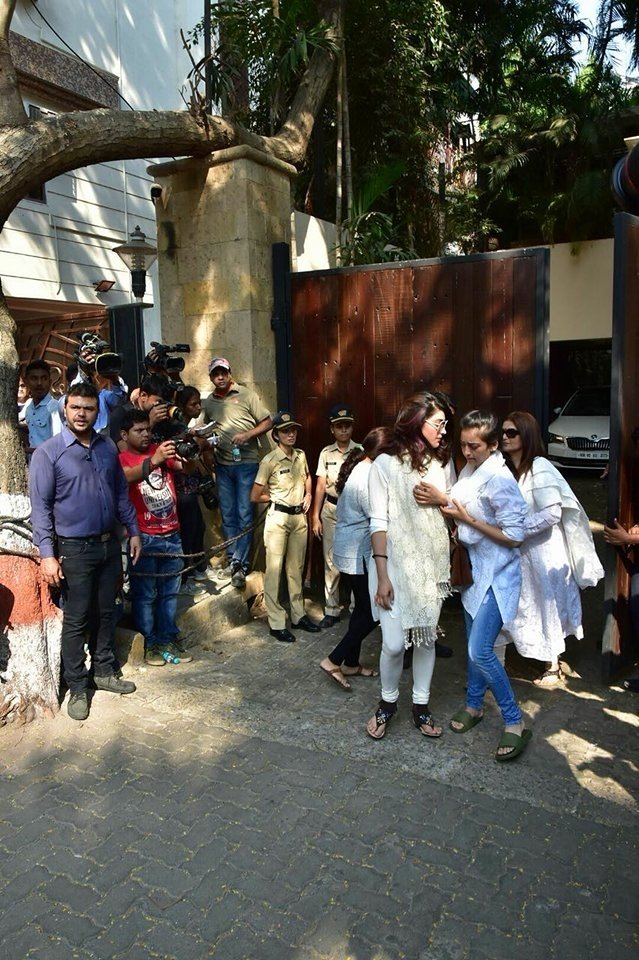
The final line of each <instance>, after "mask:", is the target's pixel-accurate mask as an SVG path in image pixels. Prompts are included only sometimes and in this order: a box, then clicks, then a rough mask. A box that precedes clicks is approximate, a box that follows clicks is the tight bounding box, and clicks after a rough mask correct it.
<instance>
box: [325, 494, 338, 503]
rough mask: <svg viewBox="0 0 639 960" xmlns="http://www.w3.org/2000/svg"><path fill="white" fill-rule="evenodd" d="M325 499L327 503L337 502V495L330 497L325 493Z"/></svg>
mask: <svg viewBox="0 0 639 960" xmlns="http://www.w3.org/2000/svg"><path fill="white" fill-rule="evenodd" d="M326 499H327V500H328V502H329V503H333V504H335V503H337V497H332V496H331V495H330V493H327V494H326Z"/></svg>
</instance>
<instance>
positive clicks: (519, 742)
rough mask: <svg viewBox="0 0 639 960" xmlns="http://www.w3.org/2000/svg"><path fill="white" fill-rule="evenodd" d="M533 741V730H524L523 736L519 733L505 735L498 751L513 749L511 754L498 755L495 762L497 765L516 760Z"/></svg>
mask: <svg viewBox="0 0 639 960" xmlns="http://www.w3.org/2000/svg"><path fill="white" fill-rule="evenodd" d="M531 740H532V730H522V731H521V736H519V734H517V733H504V734H503V735H502V738H501V740H500V741H499V745H498V747H497V749H498V750H499V748H500V747H512V748H513V749H512V750H511V751H510V753H496V754H495V760H496V761H497V763H504V762H505V761H508V760H514V759H515V758H516V757H518V756H520V754H522V753H523V752H524V750H525V749H526V747H527V746H528V744H529V743H530V741H531Z"/></svg>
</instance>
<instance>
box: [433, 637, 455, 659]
mask: <svg viewBox="0 0 639 960" xmlns="http://www.w3.org/2000/svg"><path fill="white" fill-rule="evenodd" d="M452 655H453V648H452V647H447V646H446V644H445V643H440V642H439V640H435V656H436V657H444V658H446V657H452Z"/></svg>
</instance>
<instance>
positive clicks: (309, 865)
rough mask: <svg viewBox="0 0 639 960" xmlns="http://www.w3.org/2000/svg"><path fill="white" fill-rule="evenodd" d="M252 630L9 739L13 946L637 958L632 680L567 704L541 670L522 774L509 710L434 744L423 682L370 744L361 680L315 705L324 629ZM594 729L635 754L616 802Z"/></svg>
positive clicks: (341, 959)
mask: <svg viewBox="0 0 639 960" xmlns="http://www.w3.org/2000/svg"><path fill="white" fill-rule="evenodd" d="M456 616H457V614H456V613H454V614H453V615H452V616H451V618H450V623H453V626H450V624H449V623H448V621H447V630H448V629H449V627H450V636H451V637H452V638H453V639H452V641H451V642H455V632H454V621H455V617H456ZM251 630H252V631H253V634H255V635H257V634H260V636H261V633H262V632H263V625H262V624H258V625H257V626H255V625H253V626H251V625H248V626H247V627H246V628H242V629H241V630H240V631H238V632H237V633H236V632H235V631H231V633H230V634H229V637H228V638H227V637H225V638H224V639H223V640H222V641H219V642H216V645H219V646H223V648H224V649H225V650H226V651H227V654H228V655H226V656H225V657H224V658H218V657H217V654H215V653H213V652H211V653H207V652H206V651H202V653H201V657H200V656H199V657H198V664H194V665H193V669H192V670H191V671H190V672H188V671H184V672H183V673H181V674H178V673H177V672H176V673H175V674H173V675H172V677H171V680H170V682H169V681H168V680H167V678H164V680H163V679H162V678H161V676H160V674H161V673H162V671H158V672H157V675H156V676H153V675H151V674H147V673H141V674H140V676H139V677H138V676H137V675H136V680H138V682H139V691H140V692H139V695H138V696H136V697H135V698H130V699H129V701H120V700H119V698H118V699H116V698H108V697H104V698H102V697H100V698H96V701H95V703H94V705H93V710H92V715H91V718H90V720H89V721H88V722H87V724H85V725H83V727H82V729H78V725H77V724H76V725H73V724H71V723H70V722H69V721H67V718H66V717H65V716H64V715H63V714H61V715H60V716H59V717H58V718H56V719H55V720H53V721H50V722H48V723H44V722H37V723H35V724H32V725H30V726H29V727H27V728H23V729H22V730H21V731H20V733H19V735H18V734H17V733H15V732H12V731H3V734H4V735H5V738H4V741H3V759H4V761H5V763H8V765H9V766H10V769H11V771H12V773H13V776H12V777H10V778H9V780H8V781H7V790H6V791H4V789H3V801H4V803H3V808H2V810H1V811H0V850H3V851H4V854H3V857H2V861H3V865H2V877H1V878H0V884H2V889H3V896H2V898H0V930H2V935H3V939H4V944H3V957H4V956H8V960H29V958H35V960H57V957H58V956H62V955H63V954H62V952H63V951H66V954H65V960H66V958H67V957H68V958H69V960H85V958H86V960H118V958H122V960H124V958H126V960H142V958H143V960H154V958H163V960H168V958H169V957H175V958H176V960H190V958H191V957H193V958H194V960H205V958H208V957H213V958H219V960H234V958H241V960H271V958H273V960H275V958H277V960H346V958H347V957H348V958H352V960H542V958H543V960H584V957H588V956H598V957H602V958H603V957H606V956H607V955H608V956H611V957H614V960H630V958H631V957H632V960H635V957H636V956H638V955H639V944H638V943H637V937H636V932H635V926H634V925H635V924H636V922H637V920H639V916H638V912H639V911H638V906H637V903H636V897H635V896H634V886H633V884H632V883H631V882H629V879H628V878H632V877H633V876H634V867H635V864H636V858H637V830H636V814H637V808H636V807H634V806H633V805H632V804H631V802H630V801H629V800H628V799H627V798H628V796H629V795H630V786H631V778H630V776H629V772H630V770H631V764H632V763H633V762H634V760H633V752H632V751H633V749H634V746H633V745H634V743H635V742H636V731H634V730H633V729H632V728H631V727H630V726H629V724H624V728H626V727H627V728H628V729H627V730H626V729H624V731H623V732H624V733H625V734H626V737H625V738H624V737H623V736H620V735H619V731H617V730H616V726H618V724H617V723H616V721H613V719H612V718H610V717H608V716H607V715H606V714H605V713H603V712H602V709H601V702H602V701H605V700H606V698H607V697H611V696H613V695H612V694H609V693H608V692H607V691H606V690H604V689H603V688H601V687H599V686H597V687H596V688H595V694H596V697H597V701H596V710H595V708H594V707H593V706H591V703H592V702H594V701H593V700H591V699H588V697H591V698H592V692H593V688H592V685H591V686H588V685H587V684H585V681H580V682H581V683H584V684H585V685H584V686H583V687H582V688H581V689H583V691H584V693H586V694H587V696H586V697H583V698H582V697H580V696H579V692H580V691H579V688H576V687H573V689H572V690H571V691H570V692H569V693H565V694H564V691H558V692H557V693H556V695H555V696H554V697H553V700H552V701H549V699H548V697H546V699H544V698H543V697H542V695H541V694H540V693H536V692H535V691H532V692H530V691H529V690H528V685H526V686H525V687H524V685H523V684H521V685H520V690H521V692H522V694H523V696H522V700H523V702H524V706H525V708H526V709H527V710H530V712H531V713H532V712H533V709H532V708H533V707H534V708H535V711H536V715H537V720H536V731H535V740H534V741H533V744H532V745H531V748H530V750H529V751H527V753H526V756H525V757H523V758H522V759H521V761H519V762H518V764H517V765H513V766H510V767H509V768H508V769H506V770H504V769H501V768H498V767H497V765H496V764H494V762H493V761H492V758H491V754H492V751H493V749H494V742H496V739H497V738H498V730H499V720H498V716H497V712H496V710H495V707H494V704H492V703H490V704H489V708H488V710H487V721H486V723H485V724H484V725H483V727H485V728H486V729H485V730H484V731H482V730H480V731H479V734H478V736H477V737H471V738H468V739H465V738H457V739H453V738H452V737H446V738H443V739H442V741H440V742H439V743H437V744H429V745H428V748H427V747H426V746H425V745H424V744H422V743H420V742H419V739H418V738H417V739H416V738H415V735H414V734H415V731H414V730H412V729H411V728H410V727H409V724H408V719H407V718H408V714H407V712H406V710H407V705H408V703H409V700H410V678H409V677H408V675H406V676H405V677H403V678H402V681H401V692H400V701H401V710H402V717H403V720H405V721H406V722H405V723H399V724H398V725H397V728H394V730H393V736H392V737H389V738H387V740H385V741H384V743H382V744H377V745H372V744H371V743H370V742H369V741H368V740H367V739H366V737H365V735H364V732H363V722H364V720H365V718H366V716H367V715H370V713H369V710H370V707H371V703H370V702H369V701H370V700H371V691H370V688H369V689H366V688H364V686H363V685H361V687H360V688H358V689H356V690H355V691H354V693H353V695H352V697H350V698H342V699H340V700H337V701H335V702H333V701H331V700H329V699H328V698H323V699H322V701H321V703H320V704H319V705H318V708H317V710H318V713H317V716H318V717H320V718H321V724H319V727H318V724H317V723H315V722H313V723H311V722H310V721H309V719H308V704H309V703H315V702H317V699H318V698H317V685H318V680H319V678H318V677H316V673H317V666H316V659H317V658H319V657H320V656H321V655H323V652H324V650H323V645H322V641H321V638H320V639H319V640H312V639H308V638H300V643H299V644H298V645H297V646H298V647H299V649H296V651H295V656H294V657H292V656H289V655H288V654H290V653H291V651H288V652H287V651H277V650H273V648H272V646H271V645H269V644H268V643H265V642H263V640H262V639H258V640H255V639H254V636H253V634H252V633H251ZM323 644H324V646H325V639H324V642H323ZM458 644H459V646H458V650H459V652H460V653H461V651H462V650H463V639H458ZM579 649H580V650H581V647H579ZM455 660H457V658H453V659H452V661H451V662H450V663H449V664H448V663H447V664H446V665H444V666H443V667H442V669H441V670H440V669H439V668H438V674H439V675H440V678H443V677H444V675H445V677H446V684H444V683H443V682H442V685H441V687H440V689H439V690H438V692H437V697H438V702H437V709H438V715H441V716H447V715H449V713H448V711H449V710H450V712H452V711H453V710H454V709H456V707H457V706H458V700H459V698H460V693H461V691H462V686H463V682H464V681H463V675H462V670H463V663H462V660H463V658H462V657H459V661H460V662H459V663H455V662H454V661H455ZM283 670H286V675H287V687H288V688H290V692H291V696H290V699H287V700H286V701H282V698H281V677H282V671H283ZM582 672H583V671H582ZM595 675H596V671H593V673H592V676H595ZM449 680H450V683H449ZM593 682H594V681H593ZM589 683H590V681H589ZM447 687H449V688H450V689H447ZM527 698H529V699H530V704H528V699H527ZM608 702H612V701H608ZM176 704H178V705H179V707H180V709H179V710H176ZM247 704H249V705H250V707H248V708H247V706H246V705H247ZM527 704H528V705H527ZM557 704H559V705H560V706H557ZM621 708H622V707H621V705H620V706H618V707H617V708H616V709H621ZM247 709H248V713H247ZM247 716H248V717H249V720H250V716H254V717H255V718H256V721H257V719H259V720H260V723H259V726H258V725H257V722H256V724H255V726H252V722H249V723H248V728H247ZM584 718H585V719H584ZM589 729H591V730H592V731H593V736H594V734H595V733H596V736H597V741H598V743H599V747H597V748H593V750H595V749H601V750H608V752H611V753H612V752H613V750H612V747H613V745H614V752H615V753H616V765H615V767H614V771H613V770H612V767H610V770H609V771H608V772H609V774H610V789H609V791H608V792H606V791H604V789H603V787H602V784H603V783H604V779H605V776H604V773H603V772H602V771H601V770H598V776H599V780H598V781H597V790H598V794H597V795H595V794H594V792H592V791H591V790H590V788H589V787H588V785H587V784H588V781H587V778H586V777H585V775H584V776H583V777H582V778H581V779H580V780H579V782H577V780H576V779H575V776H574V775H573V772H572V771H573V770H578V763H575V755H574V754H573V755H572V756H570V749H571V747H570V739H569V738H567V739H565V740H563V741H562V740H561V731H564V730H565V731H570V730H572V731H573V732H574V731H578V732H579V735H580V736H581V735H586V732H587V730H589ZM257 730H259V735H257V734H256V731H257ZM546 737H548V738H550V737H552V746H551V745H550V744H548V743H547V742H546ZM577 739H578V738H577ZM378 748H379V749H378ZM430 748H432V749H430ZM580 750H581V753H580V754H579V757H581V759H580V760H579V762H582V759H583V756H584V750H583V747H581V748H580ZM593 757H594V760H596V758H597V757H596V754H595V753H593ZM587 763H588V764H590V766H589V768H588V769H592V770H594V769H597V768H595V766H594V761H593V760H591V759H590V758H589V759H587ZM571 764H572V766H571ZM606 775H607V774H606ZM3 788H4V784H3ZM624 790H625V791H626V792H625V794H624V793H623V791H624ZM624 804H625V806H624ZM5 944H8V945H13V946H12V947H11V949H13V950H14V953H15V956H12V955H11V953H8V954H7V947H6V946H5ZM606 950H609V953H608V954H606ZM47 951H48V952H47ZM61 951H62V952H61Z"/></svg>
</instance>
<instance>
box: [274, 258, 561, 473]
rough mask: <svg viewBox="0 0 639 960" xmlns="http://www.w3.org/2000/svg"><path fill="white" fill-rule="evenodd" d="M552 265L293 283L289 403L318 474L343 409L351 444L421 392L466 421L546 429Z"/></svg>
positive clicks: (435, 268)
mask: <svg viewBox="0 0 639 960" xmlns="http://www.w3.org/2000/svg"><path fill="white" fill-rule="evenodd" d="M547 263H548V252H547V251H545V250H541V249H534V250H518V251H506V252H504V253H498V254H484V255H481V256H476V257H463V258H462V257H457V258H449V259H445V260H433V261H416V262H414V263H411V264H403V265H397V266H389V265H387V264H384V265H383V266H373V267H355V268H349V269H341V270H330V271H318V272H315V273H307V274H291V276H290V282H291V304H292V316H291V331H292V333H291V338H292V357H293V364H292V370H293V382H292V384H291V394H292V396H293V398H294V407H295V412H296V414H297V416H298V417H300V419H301V420H302V422H303V423H304V425H305V426H306V427H307V429H306V430H305V431H304V432H303V433H302V435H301V437H300V442H301V443H302V445H303V446H304V448H305V450H306V452H307V454H308V458H309V463H310V464H311V468H312V469H314V466H315V464H316V462H317V455H318V453H319V450H320V449H321V448H322V446H324V444H325V443H326V442H327V422H326V414H327V411H328V408H329V407H330V406H331V405H332V404H334V403H338V402H348V403H351V404H352V405H353V408H354V411H355V415H356V420H357V423H356V431H355V435H356V438H358V437H359V438H361V437H363V436H364V435H365V433H366V432H367V431H368V430H370V429H371V428H372V427H374V426H378V425H380V424H388V425H390V424H392V422H393V420H394V418H395V415H396V412H397V410H398V408H399V406H400V404H401V402H402V401H403V400H404V399H405V397H407V396H408V395H409V394H410V393H412V392H413V391H415V390H425V389H430V390H437V389H440V390H445V391H447V392H448V393H450V394H451V395H452V396H454V397H455V399H456V400H457V404H458V409H459V410H460V411H465V410H468V409H471V408H473V407H476V406H481V407H487V408H488V409H491V410H494V411H495V412H496V413H498V414H502V415H503V414H505V413H507V412H508V411H509V410H510V409H512V408H513V407H518V408H521V409H525V410H530V411H532V412H533V413H536V415H537V416H539V417H540V418H541V419H542V421H543V419H544V418H543V413H544V410H545V394H546V379H545V377H546V373H547V370H546V366H545V364H546V358H547V337H548V315H547V297H546V290H545V286H544V284H545V282H546V279H547ZM544 425H545V423H544Z"/></svg>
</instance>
